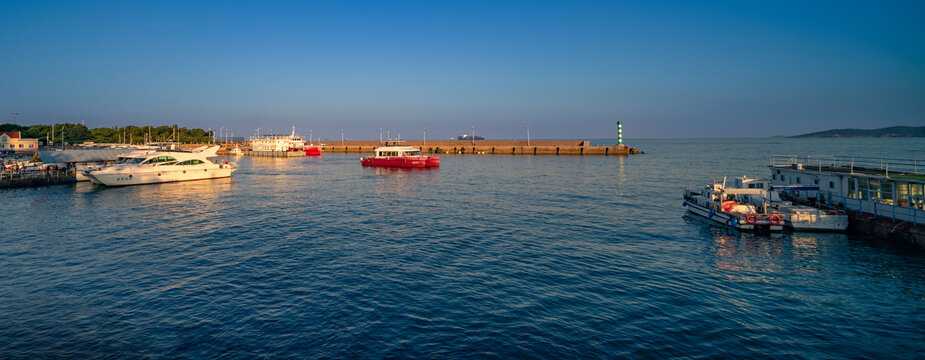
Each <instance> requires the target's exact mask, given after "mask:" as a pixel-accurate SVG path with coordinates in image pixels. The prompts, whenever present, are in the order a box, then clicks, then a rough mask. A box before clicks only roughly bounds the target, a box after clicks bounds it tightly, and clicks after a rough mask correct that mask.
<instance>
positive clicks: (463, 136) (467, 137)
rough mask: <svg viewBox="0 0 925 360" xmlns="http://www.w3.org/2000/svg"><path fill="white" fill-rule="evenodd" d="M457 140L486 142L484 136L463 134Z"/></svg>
mask: <svg viewBox="0 0 925 360" xmlns="http://www.w3.org/2000/svg"><path fill="white" fill-rule="evenodd" d="M456 140H485V137H484V136H478V135H469V134H462V135H459V136H458V137H456Z"/></svg>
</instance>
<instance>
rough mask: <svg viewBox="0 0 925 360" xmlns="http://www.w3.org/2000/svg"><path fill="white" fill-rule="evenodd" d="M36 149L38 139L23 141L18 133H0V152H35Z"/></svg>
mask: <svg viewBox="0 0 925 360" xmlns="http://www.w3.org/2000/svg"><path fill="white" fill-rule="evenodd" d="M38 148H39V140H38V139H25V138H23V137H22V136H21V135H20V132H19V131H0V151H9V150H13V151H16V152H35V151H36V150H38Z"/></svg>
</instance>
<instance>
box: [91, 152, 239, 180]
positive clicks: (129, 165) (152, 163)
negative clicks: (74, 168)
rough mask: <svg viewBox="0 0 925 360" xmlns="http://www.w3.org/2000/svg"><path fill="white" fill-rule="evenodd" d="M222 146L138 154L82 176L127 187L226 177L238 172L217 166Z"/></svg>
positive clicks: (223, 164)
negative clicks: (216, 159) (213, 159)
mask: <svg viewBox="0 0 925 360" xmlns="http://www.w3.org/2000/svg"><path fill="white" fill-rule="evenodd" d="M218 149H219V146H212V147H208V146H203V147H200V148H197V149H194V150H193V151H190V152H184V151H144V150H140V151H135V152H132V153H130V154H126V155H124V156H122V157H121V158H120V162H118V163H115V164H112V165H107V166H103V167H100V168H97V169H90V170H87V171H84V172H83V174H84V176H86V177H87V178H89V179H90V181H91V182H93V183H94V184H101V185H107V186H126V185H142V184H157V183H164V182H174V181H188V180H202V179H215V178H225V177H229V176H231V173H232V172H234V171H235V170H236V166H235V164H234V163H229V162H227V161H225V162H221V163H215V162H213V161H211V160H209V158H211V157H215V156H216V155H215V153H216V151H218Z"/></svg>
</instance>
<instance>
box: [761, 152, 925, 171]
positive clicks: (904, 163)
mask: <svg viewBox="0 0 925 360" xmlns="http://www.w3.org/2000/svg"><path fill="white" fill-rule="evenodd" d="M794 164H802V166H803V168H804V169H813V170H815V169H818V170H820V171H821V170H824V169H826V170H831V169H848V170H849V171H850V172H854V170H855V169H857V170H864V171H867V172H869V171H871V170H873V171H875V172H883V173H884V174H886V175H889V173H891V172H894V173H897V174H900V173H902V174H917V175H925V160H915V159H893V158H878V157H866V156H834V155H806V156H798V155H771V166H774V167H782V166H792V165H794ZM842 171H843V170H842Z"/></svg>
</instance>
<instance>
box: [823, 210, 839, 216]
mask: <svg viewBox="0 0 925 360" xmlns="http://www.w3.org/2000/svg"><path fill="white" fill-rule="evenodd" d="M825 214H826V215H838V211H835V210H829V212H827V213H825Z"/></svg>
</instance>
